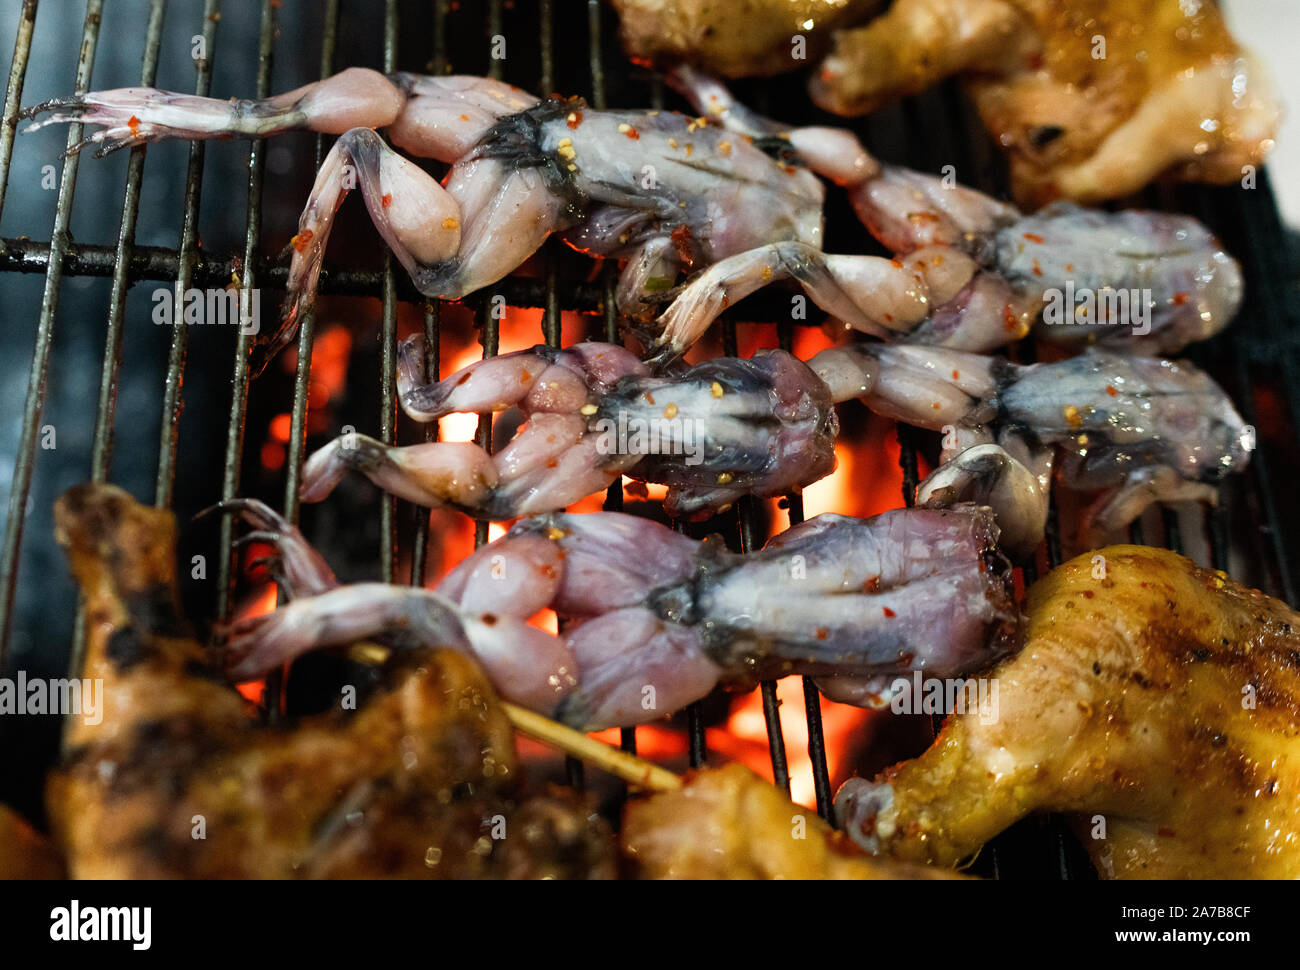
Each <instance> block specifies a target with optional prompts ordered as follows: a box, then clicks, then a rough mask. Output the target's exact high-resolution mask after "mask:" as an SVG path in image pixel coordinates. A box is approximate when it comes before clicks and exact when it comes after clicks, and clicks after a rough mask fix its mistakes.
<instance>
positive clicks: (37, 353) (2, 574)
mask: <svg viewBox="0 0 1300 970" xmlns="http://www.w3.org/2000/svg"><path fill="white" fill-rule="evenodd" d="M33 12H34V11H33ZM102 17H103V0H87V2H86V19H85V24H84V26H83V28H82V33H81V51H80V54H79V56H78V58H77V80H76V87H75V91H76V93H77V94H84V93H85V92H87V91H89V90H90V74H91V70H92V69H93V68H94V66H95V51H96V49H97V47H98V45H99V26H100V22H101V20H102ZM27 43H28V45H29V46H30V43H31V39H30V37H28V41H27ZM25 59H26V56H25V55H24V60H25ZM11 91H12V84H11ZM82 127H83V126H82V125H81V124H80V123H75V122H74V123H73V124H70V125H69V126H68V140H67V147H68V148H69V149H70V148H72V146H74V145H75V144H76V143H77V142H79V141H80V140H81V132H82ZM79 160H80V155H67V156H65V158H64V162H63V174H62V176H61V177H60V180H59V197H58V202H57V203H56V207H55V212H54V228H53V230H52V232H51V233H50V256H51V258H50V268H49V271H48V272H47V273H46V274H45V292H44V293H43V295H42V299H41V313H40V318H39V320H38V322H37V325H36V346H35V349H34V350H33V352H32V364H31V371H30V373H29V375H28V378H27V397H26V401H25V402H24V404H23V420H22V433H21V437H20V438H19V444H18V456H17V459H16V461H15V465H14V476H13V484H12V486H11V490H10V492H9V518H8V521H7V522H6V524H5V544H4V552H3V556H2V557H0V587H2V589H0V670H3V669H4V667H5V662H6V660H7V659H8V653H9V639H10V633H11V632H12V627H13V606H14V594H15V592H16V591H17V587H18V567H19V559H20V557H19V553H20V552H21V549H22V542H23V526H24V520H25V518H26V512H27V499H28V497H29V495H30V493H31V487H32V468H33V466H34V465H35V463H36V436H37V425H38V423H39V422H40V420H41V411H42V410H43V409H44V406H45V391H46V381H47V379H48V376H49V369H50V349H51V345H52V343H53V341H54V314H55V310H56V309H57V307H58V303H59V288H60V284H61V283H62V281H63V266H62V259H61V256H62V250H63V248H64V247H65V246H66V245H67V240H68V224H69V222H70V221H71V219H72V199H73V196H74V195H75V193H76V186H77V167H78V162H79ZM5 174H6V176H7V175H8V172H6V173H5Z"/></svg>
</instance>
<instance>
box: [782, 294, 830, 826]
mask: <svg viewBox="0 0 1300 970" xmlns="http://www.w3.org/2000/svg"><path fill="white" fill-rule="evenodd" d="M776 333H777V346H779V347H780V348H781V349H782V350H784V351H785V352H786V353H790V352H791V351H793V350H794V321H793V320H784V321H782V322H781V323H780V324H779V325H778V326H777V329H776ZM785 507H786V512H787V515H788V517H789V521H790V527H791V528H794V527H795V526H796V525H799V524H800V523H802V522H803V520H804V513H803V495H801V494H798V493H794V492H791V493H790V494H789V495H787V496H786V497H785ZM802 684H803V707H804V717H805V718H806V719H807V721H808V760H809V762H810V763H811V765H812V776H813V791H814V792H815V793H816V795H817V814H818V815H820V816H821V817H822V818H824V819H825V820H826V821H828V822H830V823H831V824H832V825H834V824H835V805H834V794H833V793H832V792H831V776H830V767H829V765H828V764H827V761H826V732H825V730H824V728H823V726H822V703H821V692H820V691H819V690H817V685H816V683H814V682H813V679H812V678H811V677H808V676H804V677H803V678H802Z"/></svg>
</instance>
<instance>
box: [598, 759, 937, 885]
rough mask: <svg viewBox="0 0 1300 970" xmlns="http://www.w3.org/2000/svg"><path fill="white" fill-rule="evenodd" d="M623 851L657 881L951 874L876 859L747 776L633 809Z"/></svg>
mask: <svg viewBox="0 0 1300 970" xmlns="http://www.w3.org/2000/svg"><path fill="white" fill-rule="evenodd" d="M623 849H624V851H625V852H626V853H627V854H628V855H629V856H630V857H631V858H632V859H634V860H635V861H636V863H637V864H638V866H639V868H640V871H641V874H642V875H643V876H646V877H648V878H654V879H945V878H957V875H956V874H955V873H953V872H951V871H949V870H945V869H936V868H931V867H928V866H917V865H907V864H905V863H899V862H893V861H891V860H888V859H873V858H872V857H871V856H869V855H866V854H865V853H863V852H862V851H861V850H860V849H858V848H857V847H856V846H855V845H853V843H852V842H850V841H849V840H848V838H847V837H845V836H844V834H843V833H841V832H836V831H835V830H834V829H832V828H831V827H830V826H829V825H827V824H826V823H825V822H824V821H822V820H821V819H820V818H819V817H818V816H817V815H816V814H815V813H813V812H810V811H808V810H807V809H805V808H800V807H799V806H798V805H795V804H794V803H792V802H791V801H790V800H789V799H788V798H787V797H786V796H785V794H784V793H783V792H781V791H778V790H777V789H776V788H775V787H773V786H772V785H770V784H768V783H767V782H766V781H764V780H763V779H762V778H759V777H758V775H756V774H754V773H753V772H752V771H750V770H749V769H748V768H745V767H744V766H742V765H739V764H730V765H727V766H726V767H723V768H717V769H712V770H705V771H699V772H696V773H695V774H693V775H691V776H690V777H688V778H687V779H686V784H685V785H683V786H682V787H681V788H680V789H678V790H677V791H670V792H662V793H660V794H658V795H654V796H652V797H650V798H646V799H643V800H641V801H637V802H633V803H632V804H631V805H629V806H628V808H627V811H626V813H625V815H624V819H623Z"/></svg>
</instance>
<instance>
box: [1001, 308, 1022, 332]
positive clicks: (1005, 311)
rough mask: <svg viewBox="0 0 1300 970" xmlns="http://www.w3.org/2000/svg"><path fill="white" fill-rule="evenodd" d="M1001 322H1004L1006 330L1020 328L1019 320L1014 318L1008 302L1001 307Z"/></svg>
mask: <svg viewBox="0 0 1300 970" xmlns="http://www.w3.org/2000/svg"><path fill="white" fill-rule="evenodd" d="M1002 322H1003V323H1004V324H1006V328H1007V329H1008V330H1019V329H1020V321H1019V320H1017V319H1016V315H1015V313H1013V312H1012V310H1011V304H1010V303H1008V304H1006V305H1005V306H1003V307H1002Z"/></svg>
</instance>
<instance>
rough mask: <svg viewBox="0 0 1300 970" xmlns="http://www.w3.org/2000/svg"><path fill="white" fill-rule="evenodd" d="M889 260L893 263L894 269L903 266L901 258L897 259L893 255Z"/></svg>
mask: <svg viewBox="0 0 1300 970" xmlns="http://www.w3.org/2000/svg"><path fill="white" fill-rule="evenodd" d="M889 262H890V263H891V264H893V266H894V267H895V268H896V269H902V268H903V261H902V260H901V259H899V258H898V257H897V256H895V257H894V258H893V259H891V260H890V261H889Z"/></svg>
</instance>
